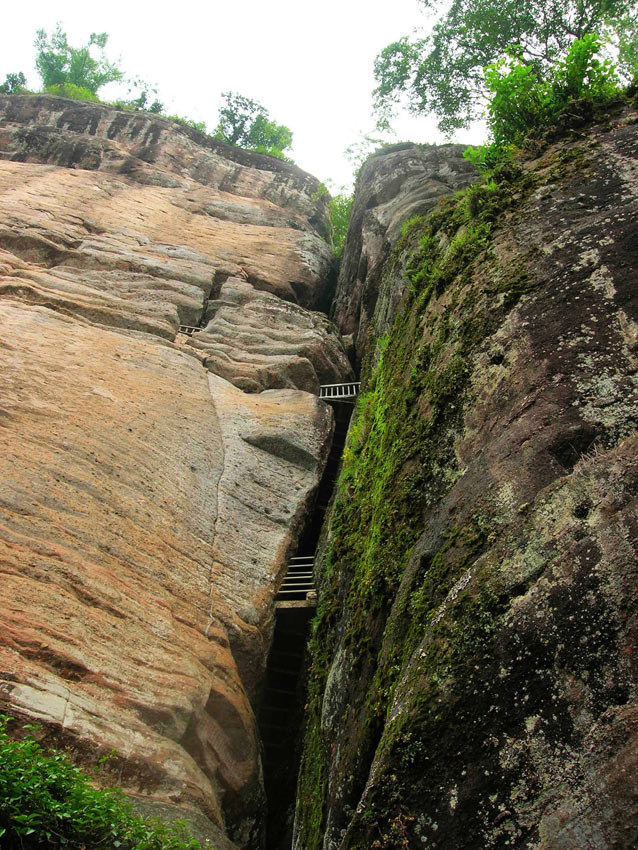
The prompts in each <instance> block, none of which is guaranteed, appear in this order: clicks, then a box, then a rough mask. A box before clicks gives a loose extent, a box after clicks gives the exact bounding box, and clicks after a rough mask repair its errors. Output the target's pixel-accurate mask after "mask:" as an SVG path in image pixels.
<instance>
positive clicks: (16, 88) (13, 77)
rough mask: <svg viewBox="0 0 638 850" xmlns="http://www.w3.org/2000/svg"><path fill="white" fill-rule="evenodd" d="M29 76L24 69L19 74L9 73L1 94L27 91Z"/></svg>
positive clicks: (0, 87) (0, 90)
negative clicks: (24, 72)
mask: <svg viewBox="0 0 638 850" xmlns="http://www.w3.org/2000/svg"><path fill="white" fill-rule="evenodd" d="M26 86H27V78H26V77H25V76H24V74H23V73H22V71H18V73H17V74H7V76H6V77H5V80H4V83H3V84H2V85H1V86H0V94H21V93H22V92H24V91H26Z"/></svg>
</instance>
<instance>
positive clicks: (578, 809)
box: [295, 102, 638, 850]
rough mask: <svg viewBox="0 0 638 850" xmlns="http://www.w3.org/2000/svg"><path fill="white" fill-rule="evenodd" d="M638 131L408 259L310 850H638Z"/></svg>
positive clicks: (321, 645)
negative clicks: (399, 849)
mask: <svg viewBox="0 0 638 850" xmlns="http://www.w3.org/2000/svg"><path fill="white" fill-rule="evenodd" d="M586 106H587V104H585V105H584V107H586ZM571 117H572V118H575V119H576V120H578V118H579V116H578V114H577V113H576V112H575V113H574V115H573V116H571ZM637 121H638V115H637V113H636V111H635V104H634V105H633V106H632V105H628V104H627V102H625V106H624V107H623V106H622V105H621V104H616V106H615V107H614V108H613V109H612V110H611V111H610V112H609V113H607V114H604V115H602V116H601V117H599V119H598V122H599V123H596V121H595V120H594V121H592V123H591V124H590V126H588V127H586V128H584V124H585V120H583V118H582V117H581V118H580V121H579V126H578V128H577V130H575V131H574V132H573V133H571V134H568V137H567V138H566V139H565V138H564V139H563V140H562V141H558V142H556V141H553V142H552V141H551V140H544V141H539V142H538V154H537V155H536V157H535V158H529V157H528V158H527V159H526V160H524V161H521V162H519V163H516V162H514V163H511V164H509V165H506V166H504V167H503V168H502V169H500V170H499V171H497V172H496V173H495V174H494V176H493V179H492V180H491V181H486V182H485V183H484V184H478V185H477V186H475V187H471V188H470V189H469V190H468V191H467V192H466V193H465V195H464V196H463V197H461V198H457V199H454V200H450V201H448V202H446V203H443V204H441V205H440V206H438V207H437V208H436V209H435V210H434V211H433V212H432V213H431V214H430V216H429V217H426V218H424V219H421V220H418V221H415V222H413V223H412V224H411V225H409V226H408V227H407V228H406V229H405V231H404V233H403V235H402V236H401V237H400V239H399V240H398V241H397V243H396V244H395V248H394V251H393V252H392V254H391V256H390V257H389V259H388V261H387V262H386V264H385V267H384V269H383V272H382V277H383V279H384V286H385V285H386V284H387V285H388V286H389V285H390V282H391V281H394V282H395V287H396V291H397V292H398V298H397V306H396V315H395V319H394V322H393V325H392V329H391V332H390V334H389V337H388V338H387V339H385V340H384V341H383V345H382V346H381V348H382V356H381V358H380V360H379V362H378V364H377V365H376V366H375V367H374V368H371V370H370V371H369V372H368V374H367V375H366V376H364V393H363V396H362V398H361V399H360V401H359V404H358V407H357V410H356V412H355V421H354V424H353V426H352V427H351V432H350V439H349V442H348V445H347V447H346V451H345V455H344V467H343V471H342V475H341V478H340V481H339V484H338V492H337V497H336V501H335V506H334V511H333V513H332V517H331V520H330V524H329V526H328V529H327V531H326V535H325V539H324V543H323V552H322V555H321V558H320V560H319V562H318V565H317V568H318V573H319V576H320V579H321V585H320V599H321V606H320V617H319V623H318V627H317V632H316V636H315V638H314V639H313V659H312V674H311V681H310V693H309V698H308V727H307V732H306V748H305V753H304V760H303V766H302V773H301V779H300V786H299V796H298V802H297V822H296V839H295V847H296V848H297V850H301V848H303V850H310V848H312V850H316V848H324V850H336V848H339V850H346V848H360V850H364V848H365V850H367V848H371V847H404V846H405V847H430V848H441V850H442V849H443V848H445V850H456V848H458V850H460V849H461V848H463V850H468V848H477V850H478V848H485V847H491V848H505V847H517V848H521V849H522V848H526V849H527V850H530V848H536V850H550V848H551V849H552V850H555V848H559V847H560V848H562V850H582V848H584V847H587V848H601V850H602V848H605V849H606V848H611V847H614V848H619V850H621V849H622V848H626V850H630V848H633V847H635V846H636V843H637V842H638V815H637V812H638V809H637V808H636V798H637V795H638V786H637V784H636V777H637V776H638V773H637V771H636V766H637V763H638V669H637V667H636V658H637V655H636V640H637V639H638V630H637V619H636V598H637V595H638V575H637V572H636V564H637V563H638V500H637V494H638V463H637V457H638V455H637V449H638V444H637V434H636V427H637V423H638V381H637V378H636V375H637V373H638V292H637V290H636V274H637V257H636V245H637V244H638V225H637V222H638V168H637V163H638V132H637V127H638V123H637ZM371 168H372V169H374V162H373V164H372V166H371ZM364 173H365V172H364ZM368 173H371V170H370V169H368ZM372 173H373V172H372ZM396 179H398V178H396V176H395V175H392V174H390V173H388V175H387V177H386V180H387V181H388V182H389V184H390V186H391V187H392V186H393V185H394V181H395V180H396ZM382 190H383V185H381V186H380V187H379V186H375V189H374V191H375V193H378V194H381V193H382ZM364 191H365V189H364ZM401 208H402V203H401V199H400V198H399V199H398V200H397V210H401ZM388 214H391V210H390V211H389V212H388ZM397 214H398V213H397ZM351 238H354V239H355V240H356V238H357V236H356V234H355V235H354V237H351ZM352 285H353V287H354V289H353V291H355V290H356V280H355V279H353V280H352ZM342 327H343V329H344V330H347V331H350V330H351V329H352V327H351V325H350V324H348V323H347V321H344V323H343V324H342ZM373 342H374V341H373Z"/></svg>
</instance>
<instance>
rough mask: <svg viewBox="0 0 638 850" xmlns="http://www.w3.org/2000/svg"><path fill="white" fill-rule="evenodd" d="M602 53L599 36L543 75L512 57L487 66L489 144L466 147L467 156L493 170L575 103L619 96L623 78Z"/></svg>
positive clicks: (586, 40) (576, 47)
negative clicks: (510, 152) (499, 161)
mask: <svg viewBox="0 0 638 850" xmlns="http://www.w3.org/2000/svg"><path fill="white" fill-rule="evenodd" d="M601 49H602V43H601V40H600V38H599V37H598V36H597V35H594V34H591V33H590V34H588V35H585V36H583V38H580V39H577V40H576V41H575V42H574V43H573V44H572V46H571V47H570V49H569V50H568V52H567V55H566V56H565V57H564V58H563V59H560V60H559V61H557V62H556V63H555V64H554V65H553V66H551V67H550V68H549V70H548V71H547V72H546V73H545V74H544V75H541V74H540V73H539V72H538V71H537V70H536V69H535V68H534V67H533V66H532V65H528V64H525V63H524V62H523V61H522V60H521V59H519V58H516V57H515V56H513V55H510V56H509V57H506V58H504V59H499V60H498V61H497V62H494V63H492V64H491V65H488V67H487V68H486V69H485V87H486V89H487V91H488V92H489V94H490V95H491V99H490V102H489V105H488V107H487V125H488V128H489V132H490V144H489V145H486V146H484V147H481V148H470V149H468V151H467V152H466V156H467V158H468V159H471V160H472V161H474V162H475V163H476V164H477V165H478V166H479V167H480V168H484V169H489V168H491V167H493V166H494V165H495V164H496V162H497V161H498V160H499V159H502V158H503V156H504V155H507V153H508V152H509V151H510V150H511V149H512V148H513V147H515V146H518V145H520V144H521V143H522V142H523V141H524V139H525V138H526V136H528V135H529V134H530V133H533V132H534V131H538V130H541V129H542V128H544V127H547V126H548V125H550V124H551V123H552V122H554V121H556V120H557V118H558V117H559V116H560V114H561V113H562V112H563V111H564V110H565V108H566V107H567V106H568V105H569V104H570V103H572V102H573V101H575V100H577V99H579V98H587V99H589V100H590V101H592V102H594V103H605V102H608V101H609V100H611V99H613V98H615V97H617V96H618V94H619V93H620V91H621V87H622V84H621V80H620V78H619V77H618V74H617V70H616V66H615V65H613V64H612V63H611V62H610V61H609V60H608V59H603V58H601V57H600V52H601Z"/></svg>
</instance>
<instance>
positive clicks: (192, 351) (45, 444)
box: [0, 96, 351, 848]
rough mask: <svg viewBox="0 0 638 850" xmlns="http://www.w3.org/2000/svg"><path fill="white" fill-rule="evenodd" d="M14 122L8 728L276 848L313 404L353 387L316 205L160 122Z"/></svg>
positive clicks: (39, 101)
mask: <svg viewBox="0 0 638 850" xmlns="http://www.w3.org/2000/svg"><path fill="white" fill-rule="evenodd" d="M0 115H1V117H2V127H1V130H0V153H1V155H2V160H1V161H0V193H1V195H2V203H1V204H0V313H1V314H2V316H1V322H0V335H1V337H2V342H1V343H0V351H1V352H2V354H1V358H2V371H1V373H0V381H1V396H0V398H1V413H0V426H1V427H2V431H3V448H4V450H3V453H2V460H1V463H2V472H1V473H0V504H1V516H2V518H1V520H0V523H1V525H0V527H1V529H2V531H1V533H0V541H1V546H2V553H3V554H2V572H3V587H4V592H3V593H2V595H1V598H0V618H1V620H2V629H1V630H0V702H1V703H2V710H3V711H5V712H6V713H9V714H14V715H16V714H17V715H18V716H22V717H28V718H35V719H37V720H39V721H40V722H42V723H43V724H44V731H43V734H49V735H50V736H51V738H52V740H53V741H54V742H58V743H60V742H65V743H67V744H68V745H69V746H71V747H72V748H73V749H74V751H75V752H76V754H77V755H78V757H79V758H81V759H82V760H85V761H88V762H89V763H93V762H94V761H95V758H96V756H97V755H99V754H101V753H104V752H108V751H110V750H113V751H114V754H115V761H114V762H112V764H113V765H114V767H113V770H114V771H115V775H116V781H118V782H121V783H122V785H123V786H124V788H125V789H126V790H128V791H129V792H131V793H132V794H133V795H136V796H137V797H138V798H139V799H140V800H141V801H143V802H144V801H145V802H146V803H148V804H149V805H151V807H152V806H153V805H155V806H156V807H159V809H160V810H161V809H163V810H164V811H165V812H167V813H168V814H169V815H170V814H173V815H175V814H184V813H185V814H186V815H187V816H189V817H190V816H191V815H192V817H191V819H192V820H197V821H198V822H199V823H200V826H201V824H202V823H203V824H204V833H205V834H207V835H209V836H217V838H216V841H217V842H218V845H219V847H220V848H221V847H222V846H226V843H225V839H223V837H222V836H223V833H224V832H227V833H228V834H229V835H230V836H231V837H232V838H233V839H234V840H235V841H236V842H237V845H238V846H242V847H249V846H250V847H253V846H259V843H260V835H261V831H262V829H263V818H264V811H263V790H262V780H261V768H260V756H259V743H258V740H257V735H256V731H255V721H254V715H253V708H254V701H255V697H256V693H257V689H258V684H259V681H260V677H261V675H262V672H263V667H264V663H265V654H266V651H267V648H268V644H269V641H270V635H271V629H272V613H273V598H274V595H275V593H276V590H277V587H278V585H279V583H280V582H281V580H282V578H283V573H284V572H285V569H286V565H287V559H288V557H289V556H290V554H292V552H293V550H294V547H295V545H296V540H297V538H298V536H299V534H300V531H301V529H302V527H303V523H304V520H305V517H306V514H307V511H308V509H309V505H310V503H311V499H312V496H313V493H314V491H315V489H316V486H317V483H318V480H319V477H320V475H321V471H322V468H323V465H324V463H325V458H326V454H327V451H328V449H329V444H330V437H331V432H332V427H333V426H332V414H331V411H330V410H329V409H328V408H327V407H326V406H325V405H324V404H323V403H322V402H320V401H319V400H318V399H317V398H316V397H315V396H314V395H312V394H309V393H308V392H305V391H304V390H310V392H311V393H312V392H316V389H317V385H318V381H319V380H323V379H324V377H326V376H328V377H330V378H333V379H334V380H340V379H347V378H348V377H349V376H350V374H351V370H350V365H349V363H348V360H347V358H346V356H345V352H344V349H343V346H342V345H341V343H340V340H339V337H338V334H337V333H336V331H335V329H334V328H333V327H332V326H331V325H330V323H329V322H328V321H327V320H326V319H325V317H322V316H321V315H319V314H316V313H313V312H312V310H311V309H309V308H312V307H314V306H315V305H317V304H319V303H320V302H321V298H322V290H323V287H324V286H325V285H326V284H327V278H328V276H329V274H330V264H331V256H330V252H329V250H328V248H327V246H326V244H325V243H324V242H323V241H322V239H321V238H320V235H319V234H320V232H321V228H322V222H323V210H322V207H321V202H320V201H319V202H317V201H316V200H315V199H314V198H313V195H314V193H315V192H316V189H317V184H316V181H314V179H313V178H311V177H309V176H308V175H306V174H304V173H303V172H301V171H299V170H298V169H296V168H295V167H294V166H290V165H288V164H287V163H281V162H279V161H278V160H272V159H271V158H269V157H261V156H252V155H249V154H246V153H245V152H239V151H237V150H235V149H232V148H229V147H227V146H224V145H221V144H218V143H214V142H212V141H211V140H208V139H207V138H206V137H202V136H201V135H200V134H196V133H194V132H192V131H189V130H187V129H184V128H181V127H179V126H178V125H175V124H173V123H171V122H169V121H167V120H164V119H156V118H155V117H151V116H148V115H138V114H135V113H127V112H118V111H116V110H112V109H109V108H106V107H102V106H100V105H95V104H79V103H75V102H71V101H65V100H62V99H56V98H49V97H39V96H31V97H29V96H19V97H3V98H0ZM260 317H263V318H264V321H263V327H262V326H261V324H260V321H261V319H260ZM180 324H187V325H195V326H200V325H202V326H203V325H206V324H208V328H207V330H206V331H205V332H202V333H201V335H200V336H199V337H196V336H195V337H193V338H187V337H184V336H182V335H178V329H179V326H180ZM200 340H201V341H200ZM229 364H231V365H229ZM232 364H238V365H236V366H235V365H232ZM243 390H248V391H250V392H251V393H252V394H247V393H246V392H244V391H243ZM107 781H109V782H112V781H113V777H112V776H111V777H107ZM202 816H205V818H204V819H203V820H202ZM206 818H207V819H208V820H206Z"/></svg>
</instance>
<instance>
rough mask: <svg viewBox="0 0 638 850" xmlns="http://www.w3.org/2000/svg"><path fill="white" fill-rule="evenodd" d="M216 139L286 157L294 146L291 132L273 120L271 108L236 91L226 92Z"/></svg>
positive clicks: (223, 95)
mask: <svg viewBox="0 0 638 850" xmlns="http://www.w3.org/2000/svg"><path fill="white" fill-rule="evenodd" d="M222 97H223V98H224V101H225V102H224V105H223V106H222V107H221V108H220V110H219V123H218V124H217V128H216V129H215V138H217V139H219V140H220V141H222V142H228V144H230V145H237V147H240V148H245V149H246V150H251V151H258V152H259V153H268V154H271V156H277V157H279V158H285V156H284V151H286V150H288V149H289V148H290V147H291V146H292V132H291V131H290V130H289V128H288V127H286V126H284V125H283V124H277V123H276V122H275V121H272V120H271V118H270V115H269V114H268V110H267V109H266V108H265V107H263V106H262V105H261V104H260V103H258V102H257V101H256V100H251V98H249V97H244V96H243V95H241V94H237V93H235V92H230V91H227V92H224V93H223V94H222Z"/></svg>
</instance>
